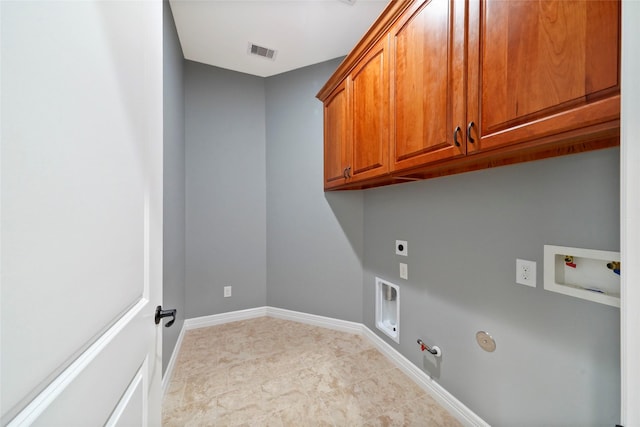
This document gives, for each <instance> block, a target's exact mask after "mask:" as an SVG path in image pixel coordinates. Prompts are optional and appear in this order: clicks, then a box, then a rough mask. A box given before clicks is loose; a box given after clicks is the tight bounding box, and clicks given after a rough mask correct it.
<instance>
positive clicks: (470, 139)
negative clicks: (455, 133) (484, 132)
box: [467, 121, 476, 144]
mask: <svg viewBox="0 0 640 427" xmlns="http://www.w3.org/2000/svg"><path fill="white" fill-rule="evenodd" d="M474 126H475V123H473V122H472V121H471V122H469V126H467V141H469V142H470V143H472V144H473V143H474V142H476V140H475V139H473V138H472V137H471V128H472V127H474Z"/></svg>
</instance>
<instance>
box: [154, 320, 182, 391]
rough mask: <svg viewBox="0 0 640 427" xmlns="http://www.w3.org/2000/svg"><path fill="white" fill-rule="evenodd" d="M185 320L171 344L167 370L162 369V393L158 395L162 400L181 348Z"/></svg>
mask: <svg viewBox="0 0 640 427" xmlns="http://www.w3.org/2000/svg"><path fill="white" fill-rule="evenodd" d="M186 322H187V321H186V320H185V321H184V322H182V328H181V329H180V334H178V339H177V340H176V345H175V346H173V352H171V358H170V359H169V364H168V365H167V370H166V371H164V375H163V376H162V393H161V395H160V396H162V397H161V399H162V400H164V396H165V395H166V394H167V390H169V384H171V379H172V378H173V369H174V368H175V366H176V360H177V359H178V353H179V352H180V348H182V339H183V338H184V332H185V330H186V329H185V327H184V325H185V323H186Z"/></svg>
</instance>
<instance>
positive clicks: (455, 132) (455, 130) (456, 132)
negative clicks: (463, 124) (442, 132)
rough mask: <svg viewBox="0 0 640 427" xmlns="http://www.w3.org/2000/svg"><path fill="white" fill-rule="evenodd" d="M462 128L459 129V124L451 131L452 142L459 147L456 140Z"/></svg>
mask: <svg viewBox="0 0 640 427" xmlns="http://www.w3.org/2000/svg"><path fill="white" fill-rule="evenodd" d="M461 130H462V129H460V126H457V127H456V128H455V129H454V131H453V142H454V143H455V144H456V147H460V142H459V141H458V134H459V133H460V131H461Z"/></svg>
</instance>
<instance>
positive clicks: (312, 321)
mask: <svg viewBox="0 0 640 427" xmlns="http://www.w3.org/2000/svg"><path fill="white" fill-rule="evenodd" d="M266 309H267V316H269V317H275V318H277V319H284V320H291V321H294V322H300V323H305V324H307V325H312V326H320V327H321V328H327V329H333V330H336V331H341V332H348V333H351V334H358V335H360V334H362V326H363V325H362V323H356V322H349V321H348V320H339V319H333V318H331V317H324V316H318V315H316V314H308V313H302V312H299V311H291V310H285V309H283V308H276V307H266Z"/></svg>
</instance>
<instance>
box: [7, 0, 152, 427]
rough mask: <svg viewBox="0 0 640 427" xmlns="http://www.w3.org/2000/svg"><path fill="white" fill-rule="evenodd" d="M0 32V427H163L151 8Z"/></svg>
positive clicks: (136, 5) (94, 5)
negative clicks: (157, 312) (157, 314)
mask: <svg viewBox="0 0 640 427" xmlns="http://www.w3.org/2000/svg"><path fill="white" fill-rule="evenodd" d="M0 23H1V52H0V58H1V59H0V60H1V88H0V89H1V99H2V104H1V111H0V113H1V120H2V121H1V138H2V139H1V151H0V153H1V168H2V170H1V179H2V181H1V191H2V193H1V200H2V205H1V225H2V228H1V244H2V246H1V279H2V282H1V300H2V301H1V310H2V311H1V313H0V314H1V322H2V326H1V328H2V330H1V332H2V333H1V336H0V339H1V342H0V345H1V346H2V351H1V353H0V354H1V356H0V358H1V369H0V384H1V396H0V399H1V400H0V409H1V417H2V418H1V424H2V425H7V424H8V425H12V426H13V425H41V426H48V427H56V426H65V427H67V426H101V425H105V424H106V425H131V426H140V425H152V426H156V425H159V424H160V370H161V366H162V363H161V348H162V345H161V344H162V343H161V332H162V330H161V329H162V326H161V325H158V326H156V325H155V323H154V311H155V307H156V306H157V305H159V304H160V301H161V297H162V296H161V289H162V287H161V280H162V279H161V278H162V3H161V2H160V1H151V2H149V1H124V2H120V1H113V2H111V1H95V2H94V1H91V2H90V1H84V2H79V1H69V2H63V1H42V2H36V1H15V2H13V1H5V0H2V1H1V2H0Z"/></svg>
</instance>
